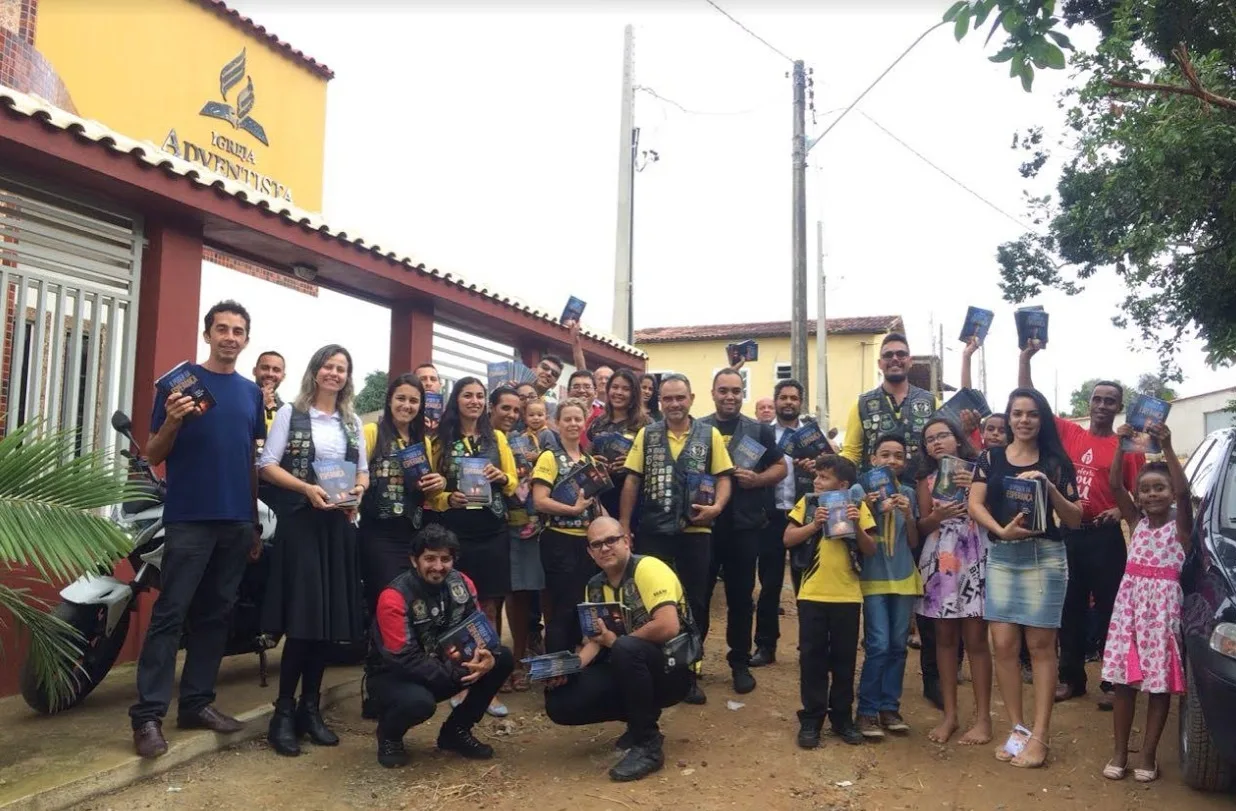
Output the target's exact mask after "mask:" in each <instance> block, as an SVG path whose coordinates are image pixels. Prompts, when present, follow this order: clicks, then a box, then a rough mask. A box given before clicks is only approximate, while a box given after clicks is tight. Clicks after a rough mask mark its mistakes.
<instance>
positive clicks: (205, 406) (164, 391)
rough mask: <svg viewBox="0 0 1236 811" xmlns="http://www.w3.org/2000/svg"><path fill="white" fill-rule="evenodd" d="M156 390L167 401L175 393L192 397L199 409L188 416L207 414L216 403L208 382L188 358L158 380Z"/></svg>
mask: <svg viewBox="0 0 1236 811" xmlns="http://www.w3.org/2000/svg"><path fill="white" fill-rule="evenodd" d="M155 391H157V392H158V393H159V396H160V397H162V398H163V400H165V401H166V400H167V398H168V397H171V396H172V395H173V394H183V395H185V396H187V397H190V398H192V400H193V405H194V406H195V407H196V409H197V410H196V412H192V411H191V412H189V415H188V416H189V417H190V418H193V417H195V416H199V415H201V414H205V413H206V412H207V411H209V410H210V409H212V408H214V405H215V398H214V395H212V394H211V393H210V389H208V388H206V384H205V383H203V382H202V381H201V379H200V378H199V377H198V376H197V372H195V371H194V370H193V364H192V363H189V361H187V360H186V361H182V362H181V363H178V364H176V365H175V366H173V367H172V368H171V369H170V370H169V371H168V372H167V373H166V374H164V375H163V376H162V377H160V378H159V379H158V380H156V381H155Z"/></svg>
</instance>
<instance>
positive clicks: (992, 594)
mask: <svg viewBox="0 0 1236 811" xmlns="http://www.w3.org/2000/svg"><path fill="white" fill-rule="evenodd" d="M1068 585H1069V564H1068V558H1067V556H1066V554H1065V551H1064V544H1063V543H1061V542H1060V541H1052V540H1048V539H1046V538H1031V539H1029V540H1026V541H1016V542H1008V541H992V543H991V546H990V547H989V548H988V551H987V593H986V594H985V595H984V602H983V619H985V620H987V621H988V622H1007V623H1011V624H1013V625H1026V626H1029V627H1031V628H1059V627H1060V616H1061V614H1063V612H1064V593H1065V591H1066V590H1067V589H1068Z"/></svg>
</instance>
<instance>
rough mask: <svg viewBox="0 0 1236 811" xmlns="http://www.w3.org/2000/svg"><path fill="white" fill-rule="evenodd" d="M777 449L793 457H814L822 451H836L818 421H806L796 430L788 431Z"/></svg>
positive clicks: (783, 435) (782, 436)
mask: <svg viewBox="0 0 1236 811" xmlns="http://www.w3.org/2000/svg"><path fill="white" fill-rule="evenodd" d="M777 449H778V450H779V451H781V452H782V453H784V454H785V455H786V456H788V457H790V458H791V459H814V458H815V457H817V456H819V455H820V454H822V453H834V451H833V446H832V445H831V444H830V443H829V441H828V437H826V436H824V430H823V429H822V428H820V424H819V423H818V422H805V423H803V425H802V427H800V428H798V429H796V430H794V431H786V432H785V433H783V434H782V435H781V439H780V441H779V442H778V443H777Z"/></svg>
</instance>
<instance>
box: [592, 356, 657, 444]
mask: <svg viewBox="0 0 1236 811" xmlns="http://www.w3.org/2000/svg"><path fill="white" fill-rule="evenodd" d="M619 379H621V380H625V381H626V383H627V385H628V386H630V387H631V402H630V403H629V404H628V405H627V419H626V422H624V423H622V424H621V428H622V429H623V430H624V431H629V432H630V433H636V432H637V431H639V429H641V428H643V427H644V426H645V425H647V424H648V423H650V422H652V420H650V419H649V418H648V412H647V411H645V410H644V393H643V392H642V391H640V387H639V384H640V381H639V380H638V379H637V378H636V377H635V372H632V371H631V370H630V369H618V370H617V371H615V372H614V374H613V376H612V377H610V379H609V383H607V384H606V386H605V392H606V394H608V393H609V390H610V389H612V388H613V387H614V381H615V380H619ZM653 394H654V396H655V390H654V393H653ZM585 416H586V415H585ZM594 426H595V431H596V432H597V433H599V432H600V430H601V428H602V427H606V428H609V427H611V426H613V427H619V426H618V424H617V423H615V422H614V406H613V405H612V404H611V401H610V399H609V397H606V398H605V420H604V426H602V421H601V420H593V422H592V425H590V426H588V429H589V430H588V435H589V436H593V435H594Z"/></svg>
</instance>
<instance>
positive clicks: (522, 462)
mask: <svg viewBox="0 0 1236 811" xmlns="http://www.w3.org/2000/svg"><path fill="white" fill-rule="evenodd" d="M506 444H507V446H508V447H510V449H511V456H513V457H515V469H516V472H517V473H518V474H519V478H521V479H522V478H524V477H525V476H527V475H528V474H529V473H531V472H532V468H533V466H534V465H535V464H536V456H537V453H536V444H535V443H534V442H533V441H532V437H530V436H528V435H527V434H518V433H515V432H511V433H509V434H507V435H506Z"/></svg>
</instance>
